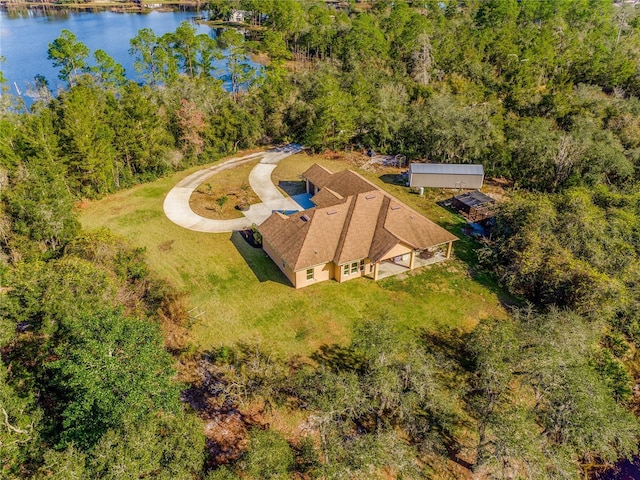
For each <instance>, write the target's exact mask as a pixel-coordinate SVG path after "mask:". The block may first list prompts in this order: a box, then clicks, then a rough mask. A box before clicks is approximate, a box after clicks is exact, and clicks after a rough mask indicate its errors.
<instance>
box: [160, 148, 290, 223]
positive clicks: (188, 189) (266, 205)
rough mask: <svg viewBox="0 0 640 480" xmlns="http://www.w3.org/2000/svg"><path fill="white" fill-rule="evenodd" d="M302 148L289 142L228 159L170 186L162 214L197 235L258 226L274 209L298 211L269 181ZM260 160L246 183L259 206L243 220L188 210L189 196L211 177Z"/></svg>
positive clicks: (252, 209)
mask: <svg viewBox="0 0 640 480" xmlns="http://www.w3.org/2000/svg"><path fill="white" fill-rule="evenodd" d="M301 150H302V146H301V145H298V144H295V143H292V144H289V145H286V146H284V147H278V148H274V149H271V150H267V151H264V152H257V153H252V154H250V155H245V156H243V157H236V158H230V159H229V160H227V161H225V162H223V163H220V164H218V165H214V166H212V167H208V168H204V169H202V170H198V171H197V172H195V173H192V174H191V175H189V176H187V177H185V178H183V179H182V180H181V181H180V182H178V184H177V185H176V186H175V187H173V188H172V189H171V190H170V191H169V193H168V194H167V196H166V197H165V199H164V204H163V208H164V213H165V215H166V216H167V218H168V219H169V220H171V221H172V222H173V223H175V224H176V225H180V226H181V227H184V228H187V229H189V230H193V231H196V232H207V233H226V232H233V231H235V230H245V229H247V228H249V227H251V225H252V224H254V223H255V224H258V225H259V224H261V223H262V222H263V221H265V220H266V219H267V218H268V217H269V216H270V215H271V213H273V211H274V210H287V211H293V210H296V211H297V210H300V206H299V205H298V203H296V202H295V201H294V200H292V199H291V198H290V197H285V196H284V195H282V194H281V193H280V191H279V190H278V189H277V188H276V186H275V185H274V184H273V182H272V181H271V172H273V170H275V168H276V166H277V164H278V162H279V161H280V160H282V159H284V158H287V157H288V156H290V155H293V154H295V153H298V152H300V151H301ZM260 157H262V159H261V160H260V163H258V164H257V165H256V166H255V167H254V168H253V170H251V173H250V174H249V184H250V185H251V188H252V189H253V191H254V192H256V194H257V195H258V196H259V197H260V200H262V203H257V204H254V205H251V207H250V208H249V210H247V211H246V212H242V214H243V215H244V217H243V218H234V219H231V220H213V219H211V218H205V217H201V216H200V215H198V214H196V213H195V212H194V211H193V210H191V206H190V205H189V199H190V198H191V195H192V194H193V192H194V191H195V189H196V188H198V187H199V186H200V185H201V184H202V182H204V181H205V180H206V179H207V178H208V177H210V176H211V175H215V174H216V173H220V172H223V171H224V170H228V169H230V168H234V167H237V166H239V165H242V164H244V163H247V162H251V161H254V160H256V159H258V158H260Z"/></svg>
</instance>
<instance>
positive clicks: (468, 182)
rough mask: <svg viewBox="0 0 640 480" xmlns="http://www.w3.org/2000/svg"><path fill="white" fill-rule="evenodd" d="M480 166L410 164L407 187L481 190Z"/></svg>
mask: <svg viewBox="0 0 640 480" xmlns="http://www.w3.org/2000/svg"><path fill="white" fill-rule="evenodd" d="M483 181H484V168H483V167H482V165H469V164H453V163H412V164H411V165H409V186H410V187H429V188H465V189H479V188H482V183H483Z"/></svg>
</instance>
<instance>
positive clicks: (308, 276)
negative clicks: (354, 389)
mask: <svg viewBox="0 0 640 480" xmlns="http://www.w3.org/2000/svg"><path fill="white" fill-rule="evenodd" d="M307 280H313V268H308V269H307Z"/></svg>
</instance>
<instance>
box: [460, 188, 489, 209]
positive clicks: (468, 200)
mask: <svg viewBox="0 0 640 480" xmlns="http://www.w3.org/2000/svg"><path fill="white" fill-rule="evenodd" d="M453 198H455V199H456V200H457V201H459V202H461V203H464V204H465V205H467V206H469V207H477V206H478V205H486V204H489V203H493V202H494V201H495V200H494V199H493V198H491V197H490V196H489V195H485V194H484V193H482V192H479V191H478V190H474V191H473V192H467V193H463V194H462V195H458V196H456V197H453Z"/></svg>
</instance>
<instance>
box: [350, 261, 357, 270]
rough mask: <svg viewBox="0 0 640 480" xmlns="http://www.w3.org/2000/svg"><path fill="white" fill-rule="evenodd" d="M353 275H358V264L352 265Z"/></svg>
mask: <svg viewBox="0 0 640 480" xmlns="http://www.w3.org/2000/svg"><path fill="white" fill-rule="evenodd" d="M351 273H358V262H353V263H352V264H351Z"/></svg>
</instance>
